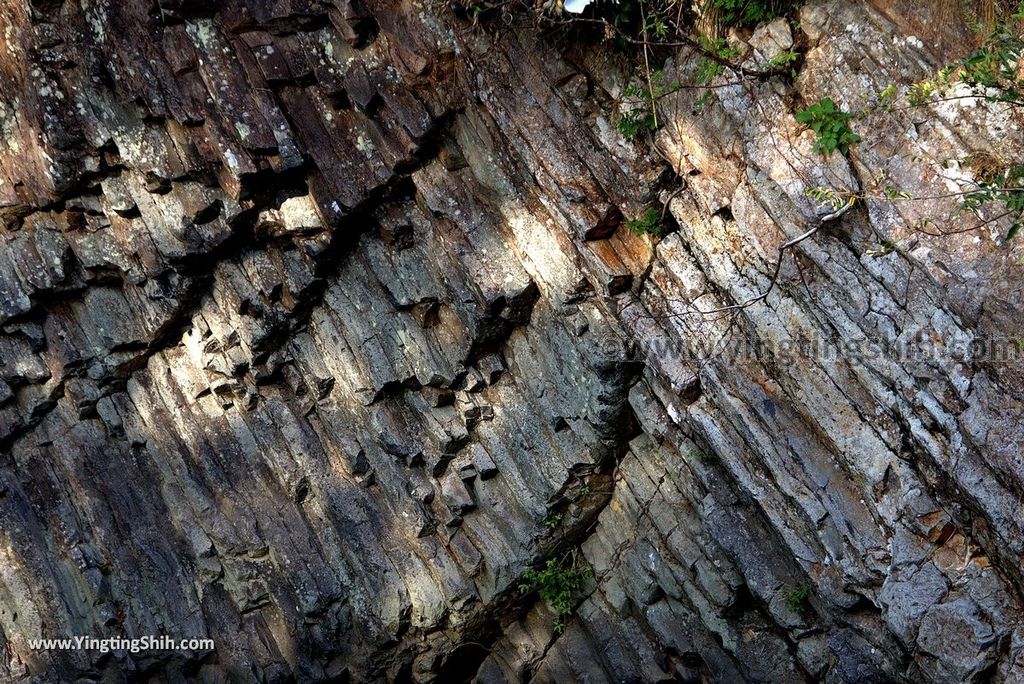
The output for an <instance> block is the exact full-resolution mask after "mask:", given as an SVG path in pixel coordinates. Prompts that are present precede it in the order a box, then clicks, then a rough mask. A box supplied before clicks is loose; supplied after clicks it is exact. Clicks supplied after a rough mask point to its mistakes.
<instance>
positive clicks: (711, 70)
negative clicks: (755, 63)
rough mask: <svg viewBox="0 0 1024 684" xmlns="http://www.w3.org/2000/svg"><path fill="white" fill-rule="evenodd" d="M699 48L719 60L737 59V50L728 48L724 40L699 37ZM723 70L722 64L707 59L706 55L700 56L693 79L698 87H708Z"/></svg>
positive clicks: (709, 58)
mask: <svg viewBox="0 0 1024 684" xmlns="http://www.w3.org/2000/svg"><path fill="white" fill-rule="evenodd" d="M699 42H700V46H701V47H702V48H703V49H704V51H705V52H708V53H710V54H712V55H714V56H715V57H718V58H719V59H724V60H729V59H733V58H735V57H739V55H740V53H739V50H737V49H735V48H734V47H732V46H730V45H729V43H728V42H726V40H725V38H716V39H715V40H711V39H710V38H708V37H706V36H700V38H699ZM724 70H725V67H724V66H722V63H721V62H719V61H717V60H714V59H712V58H711V57H708V56H706V55H703V56H701V58H700V59H699V60H698V61H697V71H696V72H694V75H693V79H694V80H695V81H696V82H697V84H698V85H708V84H709V83H711V82H712V81H714V80H715V79H716V78H718V76H719V75H721V73H722V72H723V71H724Z"/></svg>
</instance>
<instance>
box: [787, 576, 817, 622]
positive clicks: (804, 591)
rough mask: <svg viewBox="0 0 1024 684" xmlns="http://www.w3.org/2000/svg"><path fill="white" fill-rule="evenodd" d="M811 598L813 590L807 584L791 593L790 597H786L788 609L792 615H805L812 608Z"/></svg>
mask: <svg viewBox="0 0 1024 684" xmlns="http://www.w3.org/2000/svg"><path fill="white" fill-rule="evenodd" d="M810 597H811V588H810V587H809V586H807V585H806V584H803V585H801V586H800V587H799V588H797V589H794V590H793V591H791V592H789V595H788V596H787V597H786V608H788V609H789V610H790V612H792V613H796V614H797V615H803V614H804V613H806V612H807V609H808V608H810V607H811V603H810Z"/></svg>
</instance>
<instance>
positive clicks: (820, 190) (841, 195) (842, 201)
mask: <svg viewBox="0 0 1024 684" xmlns="http://www.w3.org/2000/svg"><path fill="white" fill-rule="evenodd" d="M805 194H806V195H807V196H808V197H810V198H811V199H813V200H814V201H815V202H817V203H818V204H820V205H822V206H824V207H829V208H830V209H832V211H839V210H840V209H842V208H843V207H845V206H846V205H847V204H853V203H854V202H856V201H857V196H856V195H854V194H853V193H850V192H840V191H839V190H833V189H832V188H826V187H823V186H817V187H814V188H808V189H807V192H806V193H805Z"/></svg>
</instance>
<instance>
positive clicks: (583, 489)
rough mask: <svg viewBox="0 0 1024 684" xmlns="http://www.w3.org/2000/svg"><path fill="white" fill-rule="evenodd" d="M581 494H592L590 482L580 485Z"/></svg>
mask: <svg viewBox="0 0 1024 684" xmlns="http://www.w3.org/2000/svg"><path fill="white" fill-rule="evenodd" d="M580 494H582V495H583V496H587V495H588V494H590V483H588V482H584V483H583V484H581V485H580Z"/></svg>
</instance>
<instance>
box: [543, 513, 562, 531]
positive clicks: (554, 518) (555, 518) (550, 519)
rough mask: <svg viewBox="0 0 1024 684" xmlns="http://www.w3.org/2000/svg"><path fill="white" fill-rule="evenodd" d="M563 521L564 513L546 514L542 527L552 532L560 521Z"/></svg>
mask: <svg viewBox="0 0 1024 684" xmlns="http://www.w3.org/2000/svg"><path fill="white" fill-rule="evenodd" d="M563 519H565V514H564V513H553V512H552V513H548V515H547V517H546V518H544V523H543V525H544V527H546V528H548V529H549V530H553V529H555V528H556V527H558V526H559V525H561V524H562V520H563Z"/></svg>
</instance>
